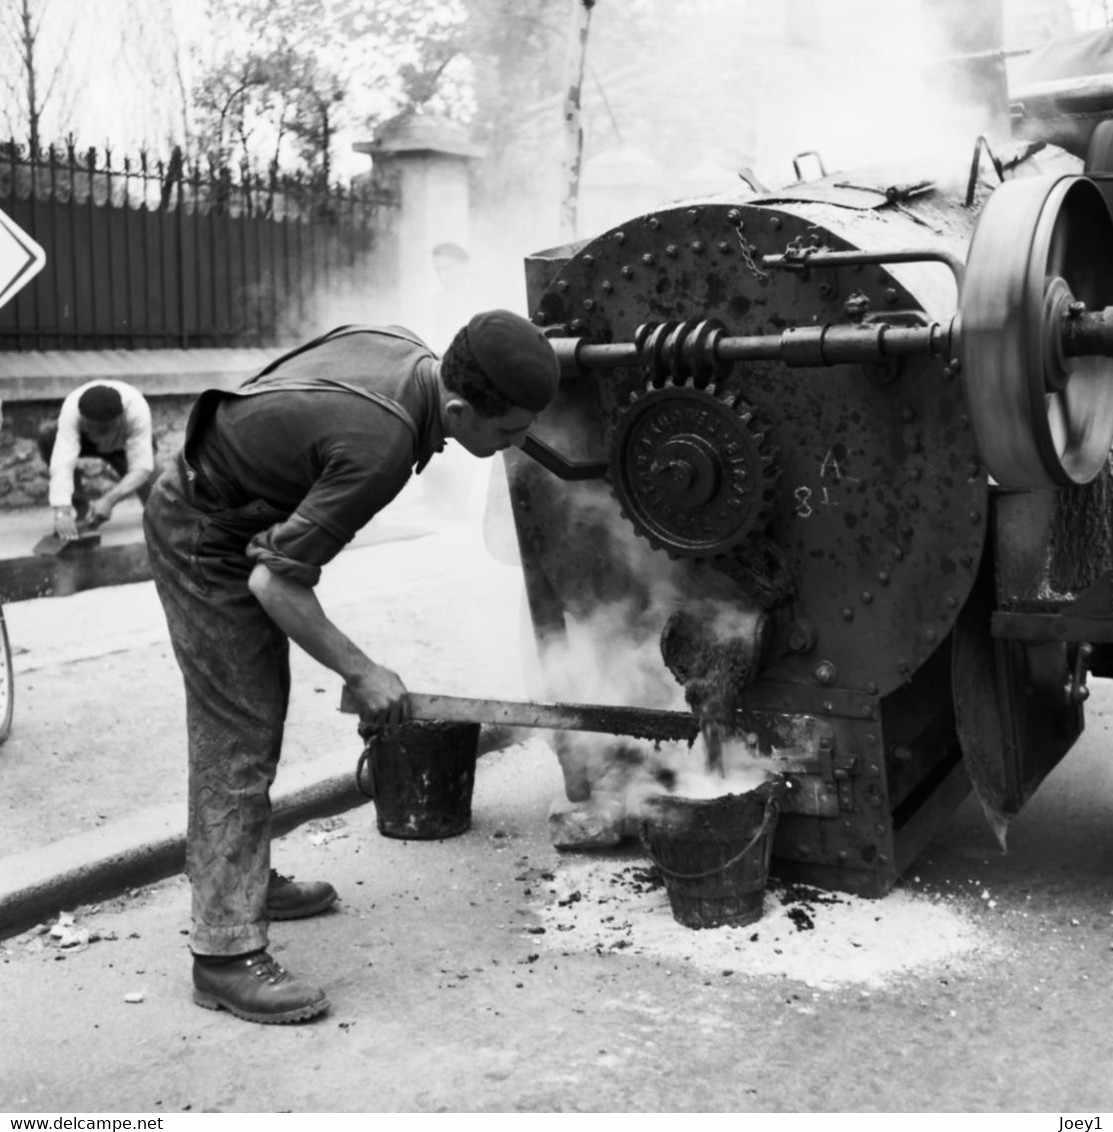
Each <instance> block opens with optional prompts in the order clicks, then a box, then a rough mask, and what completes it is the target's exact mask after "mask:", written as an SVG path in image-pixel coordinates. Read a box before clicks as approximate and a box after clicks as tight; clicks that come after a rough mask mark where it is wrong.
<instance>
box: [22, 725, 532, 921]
mask: <svg viewBox="0 0 1113 1132" xmlns="http://www.w3.org/2000/svg"><path fill="white" fill-rule="evenodd" d="M520 738H521V733H520V732H519V731H516V730H515V729H513V728H508V727H497V726H495V727H484V728H483V730H482V731H481V732H480V737H479V745H478V754H479V755H483V754H486V753H488V752H489V751H493V750H498V749H501V748H502V747H506V746H509V745H510V744H511V743H513V742H516V741H518V740H519V739H520ZM358 746H359V744H358V742H357V743H354V744H353V747H352V748H351V749H348V748H346V749H345V750H343V751H339V752H334V753H332V754H329V755H324V756H322V757H321V758H319V759H315V760H314V761H313V762H310V763H301V764H298V765H295V766H291V767H286V768H283V767H281V765H280V768H279V776H280V777H281V778H282V779H283V780H284V781H283V783H282V785H281V788H279V786H278V783H277V782H276V786H275V788H274V789H273V790H272V792H271V805H272V816H271V837H272V838H275V837H282V836H283V835H285V834H287V833H289V832H290V831H291V830H293V829H296V828H297V827H298V826H300V825H303V824H304V823H305V822H307V821H312V820H313V819H314V818H323V817H331V816H333V815H334V814H340V813H344V812H346V811H347V810H352V809H355V808H356V807H357V806H365V805H373V803H372V802H371V799H370V798H368V797H367V795H365V794H364V793H363V792H362V791H361V790H360V789H359V787H358V786H357V784H356V765H357V763H358V761H359V753H360V752H359V749H358ZM185 816H186V804H185V801H184V800H183V801H181V802H175V803H173V804H171V805H167V806H159V807H158V808H156V809H152V810H145V811H144V812H142V813H140V814H137V815H136V816H135V817H134V818H128V819H127V820H126V821H121V822H115V823H113V824H112V825H109V826H102V827H101V828H99V829H93V830H89V831H88V832H87V833H80V834H77V835H75V836H73V837H67V838H64V839H63V840H61V841H56V842H54V843H53V844H51V845H46V846H43V847H41V848H38V849H30V850H28V851H27V852H25V853H17V854H14V855H12V856H9V857H6V858H5V859H4V860H3V861H0V940H4V939H7V938H9V937H10V936H13V935H18V934H19V933H20V932H24V931H27V930H28V929H30V928H33V927H34V926H35V925H36V924H40V923H42V922H44V921H45V920H47V919H49V918H51V917H53V916H56V915H57V914H58V913H59V912H62V911H66V910H68V909H71V908H74V907H77V906H78V905H81V904H92V903H95V902H96V901H98V900H106V899H108V898H110V897H112V896H118V895H119V894H120V893H121V892H124V891H125V890H127V889H129V888H136V887H138V886H140V885H144V884H153V883H154V882H155V881H159V880H164V879H165V878H166V877H169V876H174V875H175V874H177V873H180V872H182V871H183V870H184V868H185V840H186V838H185Z"/></svg>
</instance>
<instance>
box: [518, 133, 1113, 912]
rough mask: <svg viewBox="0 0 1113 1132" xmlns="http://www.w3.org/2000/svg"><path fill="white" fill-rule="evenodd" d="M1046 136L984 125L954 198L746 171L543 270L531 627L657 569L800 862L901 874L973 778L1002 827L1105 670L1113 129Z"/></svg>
mask: <svg viewBox="0 0 1113 1132" xmlns="http://www.w3.org/2000/svg"><path fill="white" fill-rule="evenodd" d="M1039 148H1040V147H1039V146H1032V147H1029V148H1028V150H1026V151H1024V152H1022V153H1021V154H1020V156H1018V157H1017V158H1016V160H1015V162H1013V163H1012V167H1011V168H1010V166H1009V163H1007V162H1004V161H1001V160H1000V159H998V158H997V157H996V156H995V155H994V154H993V153H991V152H990V151H989V148H988V146H987V145H986V144H985V142H984V140H983V139H979V143H978V147H977V148H976V149H975V158H974V163H973V171H972V172H971V174H970V179H969V184H968V187H967V192H966V193H965V195H964V194H963V193H962V192H961V191H960V192H954V191H950V192H944V191H942V190H941V189H939V188H938V187H937V186H936V185H935V184H934V183H932V182H931V181H927V180H912V181H897V180H895V179H893V178H885V177H877V176H873V177H867V176H865V175H862V176H855V177H848V176H838V177H829V176H824V177H822V178H820V179H818V180H815V181H811V182H807V183H804V182H801V183H800V184H798V185H796V186H794V187H791V188H789V189H785V190H780V191H777V192H762V191H751V188H752V186H745V185H742V184H741V183H740V189H739V192H738V193H736V194H733V196H726V197H721V196H719V197H715V198H711V199H701V200H696V201H686V202H683V203H678V204H675V205H670V206H668V207H662V208H661V209H659V210H658V211H655V212H653V213H651V214H649V215H644V216H638V217H635V218H632V219H631V220H630V221H629V222H628V223H624V224H621V225H619V226H618V227H616V228H614V229H612V230H610V231H607V232H605V233H603V234H602V235H599V236H598V237H597V238H594V239H591V240H589V241H586V242H584V243H580V244H576V245H573V246H568V247H563V248H559V249H554V250H552V251H548V252H544V253H541V254H538V255H536V256H533V257H531V258H530V259H529V260H528V262H527V265H526V270H527V284H528V290H529V302H530V311H531V313H532V316H533V318H534V321H535V322H536V323H537V324H538V325H540V326H541V327H543V328H544V330H545V333H546V335H547V336H548V337H549V339H550V340H551V342H552V345H553V347H554V349H555V351H556V353H557V355H558V357H559V359H560V363H561V370H562V380H561V386H560V391H559V394H558V396H557V399H556V401H555V403H554V405H553V407H552V408H551V409H550V410H548V411H546V413H545V414H543V415H542V417H541V418H540V420H539V422H538V425H537V427H536V429H535V430H534V431H535V434H536V435H534V436H531V437H530V438H529V439H528V440H527V442H526V444H525V446H524V448H523V449H522V450H521V451H514V452H511V453H508V458H507V466H508V475H509V484H510V498H511V506H512V509H513V514H514V520H515V525H516V529H517V533H518V541H519V546H520V551H521V556H522V560H523V566H524V570H525V580H526V589H527V595H528V599H529V606H530V613H531V617H532V621H533V627H534V631H535V635H536V638H537V640H538V642H539V643H540V644H541V645H542V646H547V645H549V644H551V643H552V642H553V641H554V640H559V638H560V637H561V635H562V634H565V633H566V632H567V631H568V629H569V625H570V624H571V623H572V621H574V620H575V619H577V618H583V617H586V616H590V612H591V610H592V609H593V608H594V607H596V606H598V605H599V604H600V603H601V602H604V601H610V600H613V599H614V598H615V596H616V595H618V596H619V597H623V598H626V599H629V598H631V597H632V598H633V603H634V604H633V607H635V608H636V607H637V600H638V596H639V593H641V595H642V596H644V597H645V598H646V601H645V602H644V603H643V604H644V606H645V607H646V608H648V606H649V604H650V602H649V597H648V595H649V593H650V590H651V589H652V587H653V586H654V585H656V579H657V578H658V577H659V576H660V574H661V572H662V571H661V564H662V562H665V563H667V564H668V572H670V573H671V576H672V578H673V580H674V582H675V579H677V578H679V579H680V585H678V586H676V585H674V588H673V590H672V592H673V593H674V594H677V595H679V597H678V598H677V599H676V604H675V607H674V608H673V609H671V610H666V613H667V614H668V615H667V617H666V618H665V619H664V620H663V621H662V620H661V618H660V617H659V616H658V618H657V620H656V621H654V622H653V623H652V624H651V625H650V626H649V628H650V630H651V631H653V632H656V633H657V634H658V640H659V646H660V650H661V654H662V655H663V658H664V661H665V663H666V664H667V666H668V668H669V669H670V670H671V671H672V672H673V674H674V675H675V676H676V677H677V679H678V680H679V681H680V683H681V684H683V685H684V686H685V687H686V688H687V691H688V702H689V703H690V704H691V705H692V707H693V709H694V711H695V713H696V717H697V718H701V719H702V721H703V723H704V724H705V727H706V724H707V722H708V720H709V719H716V720H718V721H719V722H720V723H722V724H724V725H725V726H726V727H727V729H728V730H732V731H734V732H737V733H743V734H746V735H747V736H749V738H750V741H751V742H752V743H753V745H754V748H755V750H756V751H757V752H758V754H760V755H764V756H767V757H769V758H770V759H773V758H774V757H775V756H776V757H779V756H785V757H784V759H783V761H782V765H781V769H782V771H784V772H785V774H786V776H787V778H788V780H789V782H790V785H791V786H792V789H791V790H789V791H788V793H787V795H786V797H785V799H784V800H783V802H782V808H781V814H780V819H779V821H778V823H777V828H776V836H775V844H774V850H773V859H774V870H775V871H776V872H777V873H778V874H779V875H780V876H782V877H785V878H787V879H791V880H800V881H806V882H809V883H814V884H818V885H821V886H823V887H827V888H833V889H840V890H844V891H848V892H853V893H859V894H863V895H870V896H879V895H882V894H884V893H885V892H887V891H888V890H889V889H890V888H891V887H892V886H893V884H894V883H895V882H896V880H897V878H898V877H899V876H900V875H901V873H902V871H903V870H904V869H906V868H907V867H908V865H909V864H910V862H911V861H912V860H913V859H914V858H915V857H916V855H917V854H918V853H919V852H920V850H921V849H922V848H923V846H924V845H925V843H926V842H927V841H928V840H929V839H930V838H931V837H932V835H933V834H934V833H935V832H936V831H937V830H938V829H939V827H940V826H941V825H942V823H943V822H944V821H946V820H947V818H948V817H949V816H950V814H951V813H952V812H953V810H954V809H955V807H956V806H957V805H958V804H959V802H960V801H962V800H963V798H965V797H966V796H967V794H968V793H969V792H970V790H971V788H973V790H974V791H975V792H976V794H977V797H978V798H979V800H980V801H981V803H982V806H983V808H984V810H985V813H986V815H987V817H988V819H989V821H990V823H991V824H992V826H993V828H994V830H995V831H996V833H997V835H998V837H999V838H1000V839H1001V840H1002V844H1003V842H1004V835H1005V829H1006V827H1007V824H1008V821H1009V819H1010V818H1011V817H1012V816H1013V815H1015V814H1016V813H1018V812H1019V810H1020V809H1021V807H1022V806H1023V805H1024V804H1025V802H1026V801H1027V800H1028V799H1029V798H1030V797H1031V796H1032V794H1033V792H1034V791H1035V790H1036V788H1037V787H1038V785H1039V783H1040V782H1041V781H1042V779H1043V778H1044V777H1045V776H1046V775H1047V774H1048V772H1049V771H1050V770H1051V769H1052V767H1054V765H1055V764H1056V763H1057V762H1058V761H1059V760H1060V759H1061V758H1062V757H1063V756H1064V755H1065V754H1066V753H1067V751H1068V750H1069V749H1070V748H1071V746H1072V744H1073V743H1074V742H1075V741H1076V740H1077V739H1078V737H1079V735H1080V734H1081V732H1082V729H1083V726H1084V716H1083V704H1084V701H1085V699H1086V696H1087V687H1086V680H1087V676H1088V674H1089V673H1094V674H1097V675H1104V674H1105V672H1104V671H1103V663H1107V662H1106V661H1105V655H1106V652H1107V651H1108V650H1107V649H1106V647H1105V646H1108V645H1109V644H1111V643H1113V573H1109V572H1107V571H1108V569H1109V567H1110V565H1111V564H1113V563H1111V562H1110V561H1109V554H1108V546H1109V541H1110V540H1109V517H1108V514H1107V513H1106V512H1105V511H1103V506H1101V505H1099V504H1102V503H1103V501H1105V502H1107V501H1108V498H1109V495H1108V487H1107V485H1108V468H1107V462H1108V458H1109V451H1110V444H1111V442H1113V368H1111V367H1113V363H1111V362H1110V360H1109V359H1110V358H1111V357H1113V215H1111V211H1110V201H1111V200H1113V176H1109V175H1108V171H1113V122H1107V123H1103V124H1102V125H1100V126H1099V127H1098V128H1097V130H1096V131H1095V132H1094V134H1093V137H1092V139H1091V140H1090V142H1089V153H1088V156H1087V157H1086V160H1085V166H1084V168H1081V169H1079V171H1077V172H1073V171H1072V172H1070V173H1069V174H1062V173H1040V172H1038V171H1034V170H1033V169H1031V168H1030V167H1028V166H1027V165H1026V159H1027V154H1028V153H1029V152H1034V151H1035V150H1037V149H1039ZM979 169H982V170H984V171H986V175H984V176H983V175H981V174H979V172H978V170H979ZM1102 485H1106V486H1105V488H1104V491H1105V494H1104V495H1103V494H1102V491H1103V487H1102ZM626 534H632V535H633V536H636V537H633V538H626V537H623V536H625V535H626ZM631 543H632V544H633V545H634V547H635V550H634V551H633V552H631V550H630V546H631ZM724 608H726V609H728V610H729V609H731V608H733V609H735V610H736V611H737V612H738V613H739V617H738V618H737V619H736V621H735V622H734V625H735V628H734V629H733V630H731V631H729V632H727V633H725V634H724V632H723V631H722V630H721V628H719V627H717V626H718V622H719V620H720V619H721V614H722V611H723V609H724ZM711 611H714V612H711ZM617 706H618V705H616V707H617ZM597 710H598V711H599V712H600V713H602V712H603V709H597ZM643 715H644V717H645V719H648V718H649V716H650V715H652V713H643ZM600 718H601V717H600ZM630 722H631V721H630V719H627V718H620V717H619V716H618V715H616V716H615V718H613V719H612V720H611V721H610V725H608V722H607V720H606V719H602V722H600V719H594V720H593V721H589V722H588V723H587V724H585V726H587V727H589V728H592V727H594V729H595V730H600V731H605V730H608V729H610V730H614V731H615V732H620V731H622V730H623V729H624V728H626V729H627V730H632V731H634V732H635V733H636V732H637V728H636V727H631V726H630ZM666 730H667V729H666ZM641 733H642V734H643V735H649V734H651V733H652V726H651V725H650V724H649V723H647V724H646V725H645V726H644V727H643V728H642V730H641Z"/></svg>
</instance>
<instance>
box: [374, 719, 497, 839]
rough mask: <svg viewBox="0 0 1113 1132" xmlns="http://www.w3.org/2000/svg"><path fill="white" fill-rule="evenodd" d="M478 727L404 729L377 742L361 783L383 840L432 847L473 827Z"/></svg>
mask: <svg viewBox="0 0 1113 1132" xmlns="http://www.w3.org/2000/svg"><path fill="white" fill-rule="evenodd" d="M478 743H479V724H478V723H406V724H403V725H402V726H401V727H395V728H391V729H389V730H388V731H384V732H382V733H381V734H379V735H377V736H375V737H374V738H373V739H372V740H371V741H370V742H369V743H368V745H367V749H366V750H365V751H364V754H363V758H361V759H360V764H359V769H358V771H357V781H358V782H359V787H360V789H361V790H362V791H363V793H364V794H366V795H368V797H371V798H374V800H375V821H376V824H377V825H378V828H379V832H380V833H381V834H382V835H383V836H384V837H397V838H402V839H404V840H414V841H432V840H437V839H440V838H443V837H456V836H457V835H458V834H461V833H464V832H465V831H466V830H468V829H469V828H470V827H471V798H472V789H473V787H474V786H475V759H476V748H477V745H478Z"/></svg>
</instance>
